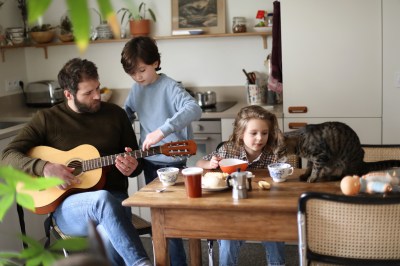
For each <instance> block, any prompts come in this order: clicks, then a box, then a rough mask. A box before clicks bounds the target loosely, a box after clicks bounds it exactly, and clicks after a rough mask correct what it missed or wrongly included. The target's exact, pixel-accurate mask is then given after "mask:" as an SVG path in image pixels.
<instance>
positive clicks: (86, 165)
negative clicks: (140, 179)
mask: <svg viewBox="0 0 400 266" xmlns="http://www.w3.org/2000/svg"><path fill="white" fill-rule="evenodd" d="M161 153H162V152H161V146H156V147H151V148H150V149H148V150H146V151H142V150H136V151H131V152H124V153H118V154H114V155H107V156H103V157H100V158H95V159H90V160H85V161H82V170H83V171H84V172H86V171H90V170H93V169H97V168H101V167H105V166H109V165H113V164H115V160H116V159H117V157H118V156H125V155H126V154H129V155H130V156H132V157H135V158H136V159H140V158H144V157H147V156H152V155H157V154H161Z"/></svg>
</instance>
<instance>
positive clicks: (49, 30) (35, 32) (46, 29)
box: [30, 24, 56, 43]
mask: <svg viewBox="0 0 400 266" xmlns="http://www.w3.org/2000/svg"><path fill="white" fill-rule="evenodd" d="M55 35H56V32H55V30H54V27H52V26H51V25H50V24H43V25H41V26H39V25H37V26H34V27H32V28H31V30H30V36H31V38H32V40H34V41H35V42H37V43H48V42H51V41H52V40H53V39H54V36H55Z"/></svg>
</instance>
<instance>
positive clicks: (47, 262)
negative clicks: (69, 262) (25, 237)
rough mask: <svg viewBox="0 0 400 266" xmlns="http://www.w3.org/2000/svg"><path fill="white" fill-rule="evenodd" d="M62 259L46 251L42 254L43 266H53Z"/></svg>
mask: <svg viewBox="0 0 400 266" xmlns="http://www.w3.org/2000/svg"><path fill="white" fill-rule="evenodd" d="M60 257H61V256H60V255H57V254H54V253H50V252H48V251H46V252H45V253H43V254H42V264H43V266H51V265H53V263H54V262H55V261H56V260H57V259H58V258H60Z"/></svg>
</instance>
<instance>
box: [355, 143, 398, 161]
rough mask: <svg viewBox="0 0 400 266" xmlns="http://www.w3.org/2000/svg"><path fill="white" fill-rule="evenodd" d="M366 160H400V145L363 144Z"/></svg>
mask: <svg viewBox="0 0 400 266" xmlns="http://www.w3.org/2000/svg"><path fill="white" fill-rule="evenodd" d="M362 148H363V149H364V152H365V154H364V161H365V162H376V161H382V160H400V145H366V144H364V145H362Z"/></svg>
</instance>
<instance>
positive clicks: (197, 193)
mask: <svg viewBox="0 0 400 266" xmlns="http://www.w3.org/2000/svg"><path fill="white" fill-rule="evenodd" d="M182 174H183V176H184V180H185V188H186V195H187V196H188V197H189V198H199V197H201V177H202V175H203V168H200V167H189V168H185V169H183V170H182Z"/></svg>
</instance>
